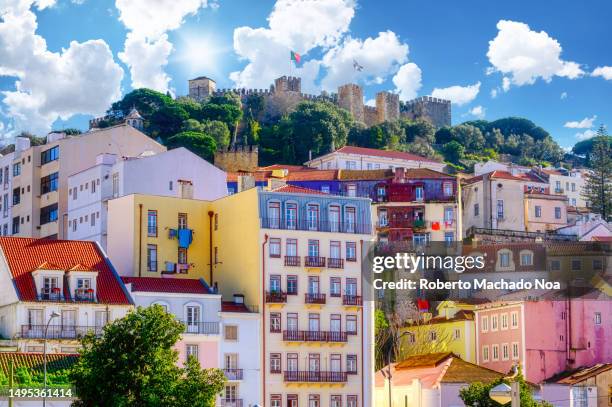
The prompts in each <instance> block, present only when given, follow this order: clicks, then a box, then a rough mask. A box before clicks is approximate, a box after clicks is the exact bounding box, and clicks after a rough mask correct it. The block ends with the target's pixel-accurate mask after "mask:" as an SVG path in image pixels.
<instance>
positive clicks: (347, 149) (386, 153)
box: [334, 146, 440, 164]
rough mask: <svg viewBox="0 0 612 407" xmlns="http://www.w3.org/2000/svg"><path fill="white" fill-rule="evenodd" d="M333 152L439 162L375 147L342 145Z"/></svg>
mask: <svg viewBox="0 0 612 407" xmlns="http://www.w3.org/2000/svg"><path fill="white" fill-rule="evenodd" d="M334 152H336V153H344V154H360V155H372V156H376V157H385V158H395V159H398V160H410V161H421V162H430V163H438V164H440V162H439V161H436V160H432V159H431V158H426V157H421V156H420V155H416V154H411V153H405V152H403V151H392V150H378V149H375V148H365V147H356V146H344V147H342V148H339V149H338V150H336V151H334Z"/></svg>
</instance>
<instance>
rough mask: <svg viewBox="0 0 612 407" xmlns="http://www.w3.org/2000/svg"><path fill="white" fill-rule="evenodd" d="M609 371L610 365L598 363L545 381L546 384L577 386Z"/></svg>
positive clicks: (611, 366)
mask: <svg viewBox="0 0 612 407" xmlns="http://www.w3.org/2000/svg"><path fill="white" fill-rule="evenodd" d="M611 369H612V363H599V364H596V365H593V366H588V367H580V368H578V369H575V370H572V371H569V372H563V373H559V374H557V375H555V376H553V377H551V378H550V379H547V380H546V382H548V383H557V384H577V383H580V382H583V381H585V380H587V379H590V378H592V377H595V376H598V375H600V374H601V373H605V372H607V371H609V370H611Z"/></svg>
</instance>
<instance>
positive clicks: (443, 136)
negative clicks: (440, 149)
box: [435, 127, 456, 144]
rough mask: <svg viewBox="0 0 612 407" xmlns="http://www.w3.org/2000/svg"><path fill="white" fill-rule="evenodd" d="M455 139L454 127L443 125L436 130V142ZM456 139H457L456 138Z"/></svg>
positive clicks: (444, 142)
mask: <svg viewBox="0 0 612 407" xmlns="http://www.w3.org/2000/svg"><path fill="white" fill-rule="evenodd" d="M453 140H455V135H454V134H453V128H452V127H441V128H439V129H438V131H436V134H435V141H436V144H446V143H450V142H451V141H453ZM455 141H456V140H455Z"/></svg>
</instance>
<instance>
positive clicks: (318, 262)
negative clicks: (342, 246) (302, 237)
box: [304, 256, 325, 268]
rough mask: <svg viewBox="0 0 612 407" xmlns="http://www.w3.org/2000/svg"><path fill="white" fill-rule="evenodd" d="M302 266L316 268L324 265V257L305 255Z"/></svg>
mask: <svg viewBox="0 0 612 407" xmlns="http://www.w3.org/2000/svg"><path fill="white" fill-rule="evenodd" d="M304 266H305V267H317V268H321V267H325V257H317V256H305V257H304Z"/></svg>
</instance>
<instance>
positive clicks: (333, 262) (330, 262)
mask: <svg viewBox="0 0 612 407" xmlns="http://www.w3.org/2000/svg"><path fill="white" fill-rule="evenodd" d="M327 267H329V268H330V269H343V268H344V259H338V258H335V257H328V258H327Z"/></svg>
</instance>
